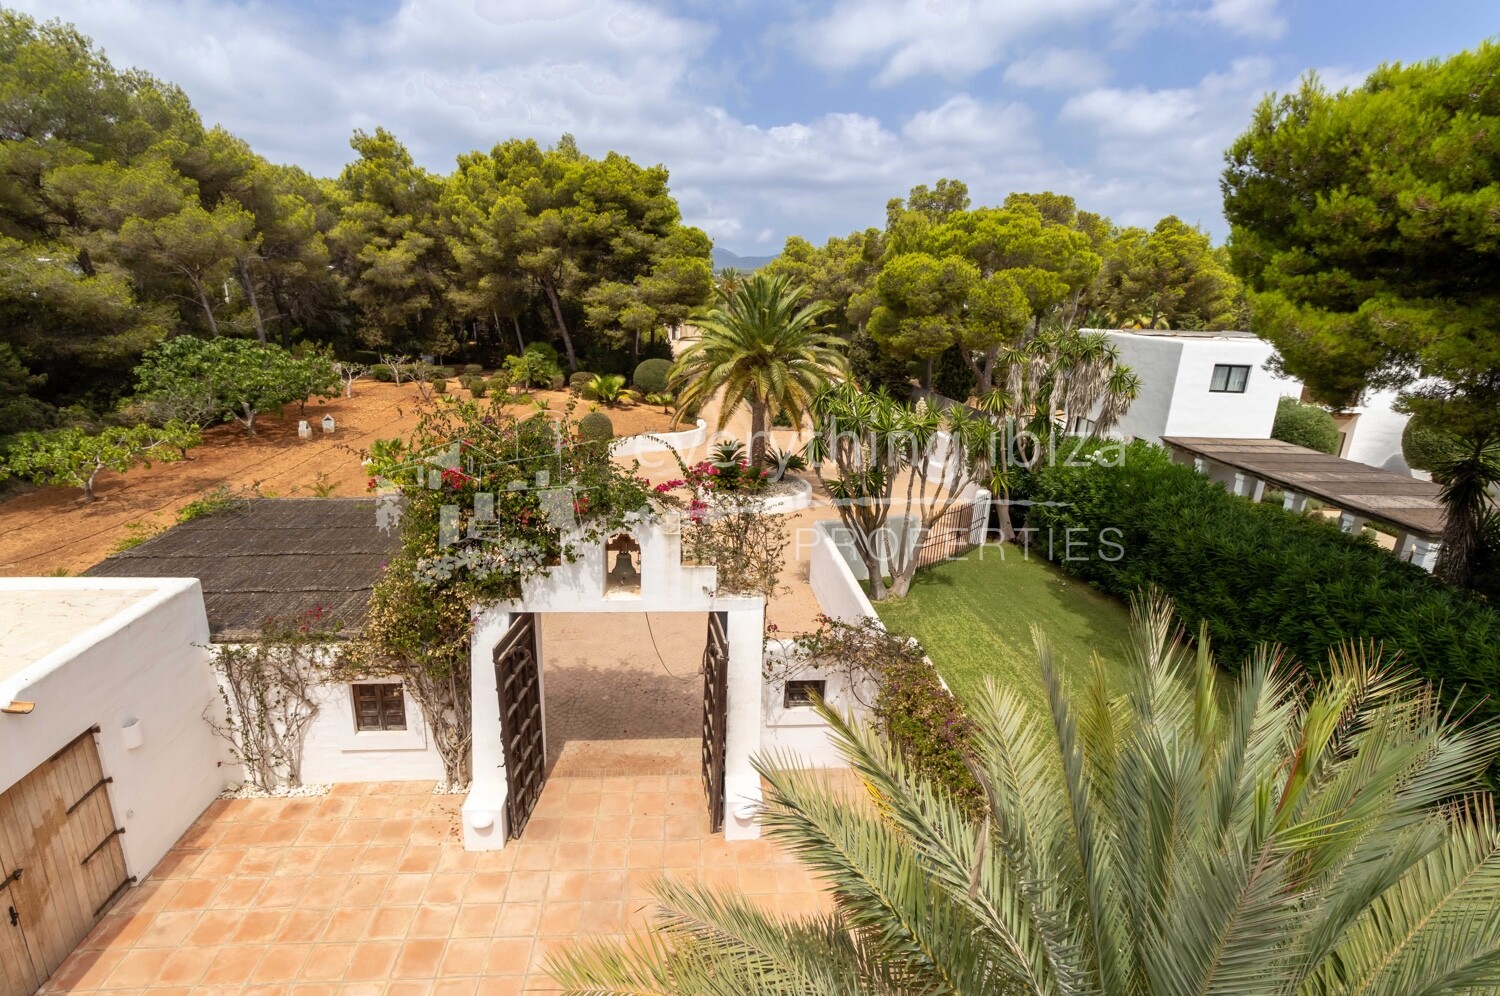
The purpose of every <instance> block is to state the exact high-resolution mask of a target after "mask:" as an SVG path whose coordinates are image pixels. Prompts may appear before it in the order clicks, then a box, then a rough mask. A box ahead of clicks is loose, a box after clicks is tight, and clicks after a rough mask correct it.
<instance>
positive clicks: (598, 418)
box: [578, 412, 615, 443]
mask: <svg viewBox="0 0 1500 996" xmlns="http://www.w3.org/2000/svg"><path fill="white" fill-rule="evenodd" d="M578 438H579V439H585V440H588V441H589V442H592V443H607V442H609V441H610V440H611V439H613V438H615V424H614V423H613V422H611V421H610V419H609V416H608V415H606V414H604V413H603V412H589V413H588V414H587V415H585V416H584V417H583V418H581V419H579V420H578Z"/></svg>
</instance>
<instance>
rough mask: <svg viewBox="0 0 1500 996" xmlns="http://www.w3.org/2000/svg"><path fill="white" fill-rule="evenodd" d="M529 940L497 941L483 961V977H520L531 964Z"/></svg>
mask: <svg viewBox="0 0 1500 996" xmlns="http://www.w3.org/2000/svg"><path fill="white" fill-rule="evenodd" d="M533 946H534V945H533V942H532V940H531V938H529V937H528V938H525V939H511V938H507V939H504V940H497V941H495V942H494V943H492V944H491V945H490V948H489V952H488V953H487V954H486V956H485V960H484V974H485V975H520V974H521V973H523V972H525V971H526V967H527V966H528V965H529V964H530V962H531V952H532V948H533Z"/></svg>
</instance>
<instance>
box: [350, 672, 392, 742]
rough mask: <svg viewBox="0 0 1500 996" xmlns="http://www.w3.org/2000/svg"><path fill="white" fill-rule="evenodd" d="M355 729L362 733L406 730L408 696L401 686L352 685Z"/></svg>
mask: <svg viewBox="0 0 1500 996" xmlns="http://www.w3.org/2000/svg"><path fill="white" fill-rule="evenodd" d="M350 687H352V688H353V689H354V728H355V729H356V730H358V731H359V732H361V733H366V732H373V731H379V730H404V729H406V696H405V695H403V694H402V692H401V686H400V685H399V684H394V683H391V684H380V685H352V686H350Z"/></svg>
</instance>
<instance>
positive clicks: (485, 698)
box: [463, 522, 765, 850]
mask: <svg viewBox="0 0 1500 996" xmlns="http://www.w3.org/2000/svg"><path fill="white" fill-rule="evenodd" d="M630 533H631V535H632V536H633V537H634V538H635V540H636V542H637V543H639V544H640V548H641V562H640V564H639V565H638V566H639V568H640V572H641V590H640V592H639V594H631V595H618V594H606V592H605V583H604V582H605V576H606V573H607V571H606V563H607V561H606V557H605V551H604V545H605V542H606V541H607V540H600V541H599V542H597V543H593V544H588V545H587V546H586V548H585V549H584V550H583V552H582V555H581V556H580V557H579V559H578V560H576V561H574V562H573V563H571V564H563V565H561V566H559V567H555V568H553V569H552V570H550V571H548V572H547V573H546V574H545V575H543V576H541V577H538V578H534V579H532V580H531V581H530V582H528V583H527V584H526V586H525V588H524V590H523V592H522V596H521V598H519V599H517V600H516V601H514V602H501V603H495V604H492V605H480V606H475V609H474V616H475V619H476V622H475V626H474V636H473V639H472V641H471V647H472V650H471V653H472V654H473V657H472V664H473V677H472V691H473V700H474V719H473V724H474V741H473V744H474V781H473V784H472V785H471V786H470V790H469V795H468V798H467V799H465V800H464V806H463V813H464V846H465V847H466V848H467V849H469V850H497V849H499V848H501V847H504V846H505V842H506V830H505V818H504V812H505V799H506V794H507V791H506V779H505V751H504V746H503V742H502V740H501V728H500V702H499V696H498V694H497V689H496V687H495V666H494V663H493V660H492V654H493V652H494V648H495V645H496V644H497V643H499V642H500V640H501V638H502V637H503V636H504V635H505V632H506V630H507V629H508V628H509V625H510V621H511V619H512V618H513V615H514V614H515V613H522V612H695V613H702V612H724V613H725V614H726V616H727V619H728V624H727V627H726V628H727V636H728V641H729V690H728V703H729V718H728V723H727V726H726V735H725V755H726V761H725V779H724V782H725V806H724V836H725V838H726V839H729V840H744V839H753V838H755V837H758V836H759V835H760V825H759V823H758V821H757V820H756V819H755V814H754V807H755V806H756V805H758V804H759V802H760V798H761V791H760V776H759V775H758V774H756V772H755V769H754V768H753V767H751V764H750V759H751V758H752V757H753V756H754V754H755V752H756V750H757V749H758V748H759V746H760V736H761V685H762V677H761V654H762V648H763V640H764V635H765V601H764V599H762V598H760V597H759V596H756V597H752V598H746V597H727V596H726V597H721V596H717V595H715V594H713V588H714V584H715V571H714V569H713V568H712V567H684V566H682V553H681V543H680V539H681V537H680V536H679V535H678V534H677V533H676V532H674V531H673V530H672V528H671V527H670V525H666V524H658V523H646V522H638V523H636V524H635V525H634V526H633V528H632V529H631V530H630ZM543 653H545V648H544V650H543ZM543 712H544V716H545V709H544V710H543Z"/></svg>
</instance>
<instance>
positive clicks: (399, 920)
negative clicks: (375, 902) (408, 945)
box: [366, 906, 417, 940]
mask: <svg viewBox="0 0 1500 996" xmlns="http://www.w3.org/2000/svg"><path fill="white" fill-rule="evenodd" d="M416 915H417V908H416V907H415V906H384V907H381V908H380V909H377V910H376V911H375V917H374V919H372V920H371V921H370V929H369V932H368V934H367V935H366V936H367V937H369V938H370V939H372V940H400V939H402V938H404V937H405V936H406V932H407V931H408V930H411V922H412V920H413V919H415V918H416Z"/></svg>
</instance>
